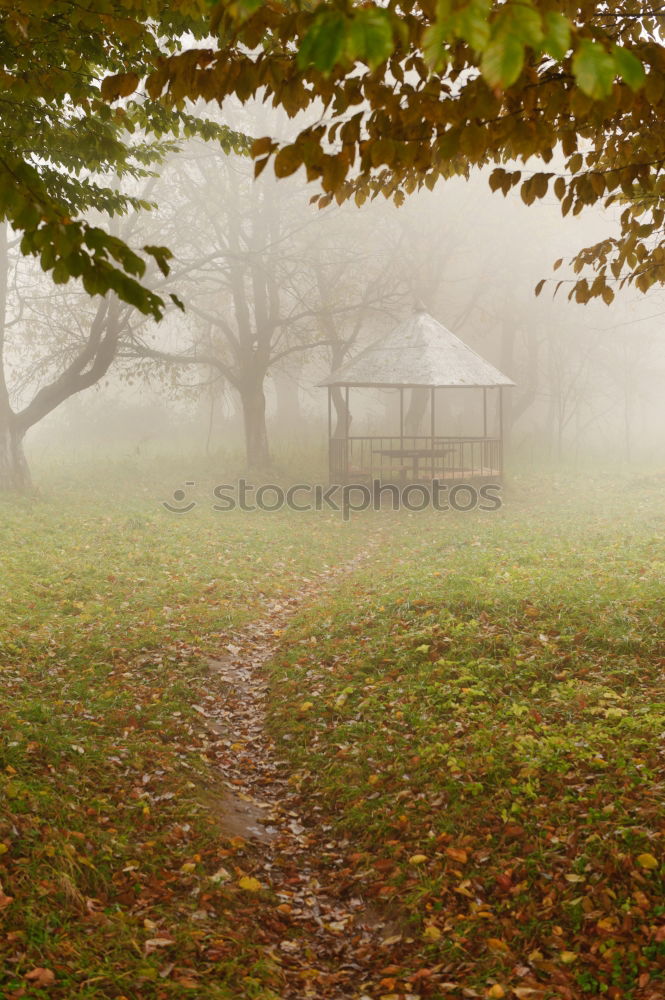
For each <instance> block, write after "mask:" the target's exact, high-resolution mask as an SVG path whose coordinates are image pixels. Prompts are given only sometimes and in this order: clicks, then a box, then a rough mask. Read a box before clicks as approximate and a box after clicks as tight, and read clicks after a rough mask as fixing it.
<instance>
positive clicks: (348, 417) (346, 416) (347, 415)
mask: <svg viewBox="0 0 665 1000" xmlns="http://www.w3.org/2000/svg"><path fill="white" fill-rule="evenodd" d="M344 409H345V410H346V413H345V414H344V425H345V427H344V482H345V483H348V481H349V428H350V426H351V412H350V410H349V387H348V385H347V387H346V398H345V400H344Z"/></svg>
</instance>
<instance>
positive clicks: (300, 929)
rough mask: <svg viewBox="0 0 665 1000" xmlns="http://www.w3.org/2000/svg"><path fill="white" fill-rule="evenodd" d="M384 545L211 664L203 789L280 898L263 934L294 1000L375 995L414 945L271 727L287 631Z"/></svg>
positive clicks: (239, 638) (300, 596)
mask: <svg viewBox="0 0 665 1000" xmlns="http://www.w3.org/2000/svg"><path fill="white" fill-rule="evenodd" d="M379 542H380V539H379V538H378V537H375V538H374V539H372V540H370V542H369V543H368V545H367V547H366V548H365V549H364V550H363V551H362V552H361V553H359V554H358V555H357V556H356V557H355V558H354V559H352V560H351V561H350V562H348V563H346V564H345V565H343V566H341V567H338V568H336V569H331V570H326V571H324V572H322V573H321V574H319V575H317V577H316V578H315V579H313V580H311V581H310V582H308V583H306V584H305V586H304V587H303V588H302V589H301V590H300V591H299V592H297V593H295V594H293V595H291V596H289V597H287V598H282V599H280V600H275V601H272V602H271V603H270V604H269V605H268V607H267V609H266V613H265V615H264V617H262V618H261V620H259V621H255V622H252V623H250V624H248V625H245V626H243V627H242V628H239V629H237V630H235V631H234V632H232V633H227V638H226V639H225V643H224V646H223V648H221V649H220V652H219V655H218V656H217V657H216V658H215V659H212V660H210V661H209V665H210V668H211V679H212V683H213V686H214V687H215V688H216V690H215V691H213V692H211V699H210V706H208V705H207V704H206V705H202V706H197V710H198V711H199V713H200V714H201V718H202V721H204V723H205V726H206V728H207V729H208V731H209V734H210V737H211V738H212V740H213V742H214V747H215V756H216V759H217V761H218V762H219V763H218V773H219V782H218V783H217V784H215V785H214V786H213V787H210V788H206V789H204V790H203V791H202V796H203V801H204V803H205V805H206V806H207V807H208V808H209V809H210V811H211V812H212V814H213V815H214V816H215V817H217V819H218V821H219V828H220V830H221V832H222V833H223V835H224V836H225V837H227V838H242V839H243V840H245V841H247V842H248V848H249V851H250V852H251V855H252V857H253V859H254V861H255V866H254V869H253V874H254V875H255V876H256V877H257V878H258V880H259V881H260V883H261V886H262V887H263V888H265V889H268V890H270V891H271V892H272V893H273V894H274V898H273V903H272V908H273V910H274V911H275V917H276V920H274V921H273V920H272V919H271V917H270V916H268V917H266V916H265V914H264V915H263V916H262V917H260V918H259V919H261V920H262V921H263V922H264V927H263V928H262V929H261V930H262V932H263V933H262V934H260V936H263V937H264V939H265V942H266V943H265V952H266V957H267V958H268V959H269V960H270V961H271V963H273V964H275V965H276V966H278V967H279V969H280V970H281V977H280V978H281V980H282V986H281V989H280V992H279V996H280V997H282V998H284V1000H286V998H289V1000H290V998H298V1000H303V998H321V1000H324V998H325V1000H337V998H339V1000H341V998H344V1000H357V998H362V997H368V996H369V995H370V993H371V995H374V996H376V984H377V983H378V981H379V980H380V978H381V970H382V969H383V968H384V967H387V966H389V965H390V962H391V951H392V948H393V946H395V945H397V944H398V943H399V942H403V940H404V937H405V934H404V932H403V929H401V928H400V927H399V926H398V925H397V924H396V922H395V920H394V917H393V916H392V915H391V914H390V913H388V912H386V911H385V910H384V909H383V908H382V907H380V906H377V904H376V901H373V900H369V899H366V898H364V896H363V893H362V885H361V884H358V885H354V884H353V883H351V884H349V880H348V879H346V878H345V877H344V876H343V870H342V869H343V865H344V858H345V856H348V854H349V852H350V851H352V850H353V846H352V845H349V843H348V842H347V841H339V840H336V839H335V838H334V835H333V833H332V831H331V830H330V829H327V828H325V827H323V826H322V825H321V823H320V821H319V822H318V823H317V821H316V816H315V815H311V814H309V813H308V809H307V803H306V802H303V800H302V799H301V797H300V795H299V793H298V790H297V788H296V787H295V786H294V781H293V778H292V776H291V775H290V774H289V770H288V767H287V765H286V764H285V762H284V761H283V760H280V758H279V755H278V752H277V750H276V748H275V746H274V744H273V742H272V740H271V738H270V735H269V733H268V732H267V730H266V725H265V716H266V701H267V691H268V681H267V678H266V674H265V669H264V668H265V665H266V663H267V662H268V661H269V660H270V658H271V657H272V656H273V655H274V654H275V651H276V649H277V647H278V645H279V643H280V634H281V630H282V629H284V628H285V627H286V626H287V625H288V623H289V621H290V620H291V618H292V617H293V616H294V615H295V614H296V613H297V612H298V611H300V610H301V609H302V608H303V607H305V606H306V605H307V604H310V603H313V602H315V601H316V600H318V599H320V598H321V597H322V596H324V594H325V592H326V591H327V590H332V589H333V588H334V586H335V585H336V583H339V582H340V581H341V579H342V578H344V577H345V576H348V575H350V574H352V573H353V572H355V571H356V570H357V569H359V568H360V567H361V566H362V565H364V564H366V563H367V561H368V560H369V559H371V556H372V553H373V551H374V550H375V548H376V546H377V545H378V544H379ZM340 875H341V877H340ZM257 917H259V913H257ZM368 990H369V991H370V993H368V992H367V991H368ZM382 992H385V991H382Z"/></svg>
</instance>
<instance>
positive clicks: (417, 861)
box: [409, 854, 427, 865]
mask: <svg viewBox="0 0 665 1000" xmlns="http://www.w3.org/2000/svg"><path fill="white" fill-rule="evenodd" d="M426 861H427V855H426V854H412V855H411V857H410V858H409V864H410V865H422V864H424V863H425V862H426Z"/></svg>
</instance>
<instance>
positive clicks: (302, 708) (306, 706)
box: [298, 701, 314, 712]
mask: <svg viewBox="0 0 665 1000" xmlns="http://www.w3.org/2000/svg"><path fill="white" fill-rule="evenodd" d="M313 707H314V702H313V701H303V702H301V704H300V705H299V706H298V711H299V712H309V710H310V708H313Z"/></svg>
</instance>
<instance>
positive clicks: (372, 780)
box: [367, 774, 379, 785]
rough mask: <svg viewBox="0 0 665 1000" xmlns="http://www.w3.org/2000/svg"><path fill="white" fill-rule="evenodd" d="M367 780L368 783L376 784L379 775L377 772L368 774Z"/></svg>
mask: <svg viewBox="0 0 665 1000" xmlns="http://www.w3.org/2000/svg"><path fill="white" fill-rule="evenodd" d="M367 780H368V782H369V783H370V785H376V784H377V783H378V781H379V776H378V774H370V776H369V778H368V779H367Z"/></svg>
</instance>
